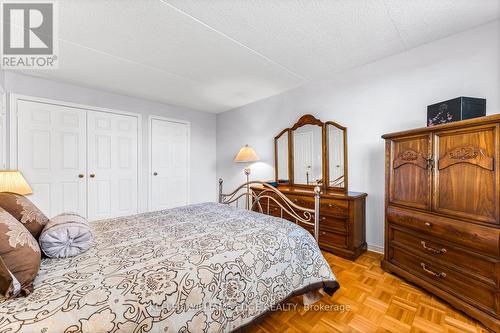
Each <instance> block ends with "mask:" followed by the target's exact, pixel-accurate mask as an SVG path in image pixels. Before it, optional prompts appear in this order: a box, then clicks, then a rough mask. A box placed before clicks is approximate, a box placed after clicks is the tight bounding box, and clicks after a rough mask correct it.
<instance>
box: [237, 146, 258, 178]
mask: <svg viewBox="0 0 500 333" xmlns="http://www.w3.org/2000/svg"><path fill="white" fill-rule="evenodd" d="M259 160H260V158H259V155H257V153H256V152H255V150H254V149H253V148H252V147H249V146H248V145H245V147H243V148H241V149H240V151H239V152H238V154H236V157H235V158H234V160H233V162H236V163H250V162H257V161H259ZM245 175H246V176H247V183H248V181H249V176H250V167H246V168H245Z"/></svg>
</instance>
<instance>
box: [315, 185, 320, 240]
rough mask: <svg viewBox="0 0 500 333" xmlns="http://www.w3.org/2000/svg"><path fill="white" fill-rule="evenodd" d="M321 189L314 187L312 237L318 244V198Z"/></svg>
mask: <svg viewBox="0 0 500 333" xmlns="http://www.w3.org/2000/svg"><path fill="white" fill-rule="evenodd" d="M320 194H321V189H320V188H319V186H315V187H314V238H316V243H318V244H319V198H320Z"/></svg>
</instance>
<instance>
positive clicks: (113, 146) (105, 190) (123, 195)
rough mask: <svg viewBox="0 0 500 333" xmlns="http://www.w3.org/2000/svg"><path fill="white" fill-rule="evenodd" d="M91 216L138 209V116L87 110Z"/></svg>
mask: <svg viewBox="0 0 500 333" xmlns="http://www.w3.org/2000/svg"><path fill="white" fill-rule="evenodd" d="M87 121H88V146H89V150H88V170H89V175H90V178H89V192H88V200H89V218H90V219H92V220H96V219H103V218H109V217H117V216H124V215H130V214H136V213H137V190H138V185H137V179H138V175H137V171H138V155H137V148H138V137H137V127H138V124H137V118H136V117H132V116H125V115H117V114H112V113H104V112H97V111H89V112H88V119H87Z"/></svg>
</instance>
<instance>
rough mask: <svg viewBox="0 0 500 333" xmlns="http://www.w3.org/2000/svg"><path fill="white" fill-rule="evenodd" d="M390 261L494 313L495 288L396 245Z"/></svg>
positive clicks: (392, 250) (391, 251) (391, 249)
mask: <svg viewBox="0 0 500 333" xmlns="http://www.w3.org/2000/svg"><path fill="white" fill-rule="evenodd" d="M390 253H391V257H390V258H389V260H390V262H391V263H393V264H394V265H397V266H399V267H401V268H402V269H404V270H406V271H408V272H410V273H411V274H413V275H415V276H417V277H419V278H421V279H423V280H426V281H428V282H429V283H431V284H433V285H435V286H436V287H438V288H440V289H442V290H444V291H446V292H448V293H450V294H453V295H455V296H456V297H459V298H461V299H463V300H464V301H467V302H468V303H472V304H474V305H475V306H477V307H480V308H482V309H483V310H484V311H487V312H490V313H495V297H496V296H495V289H494V288H491V287H488V286H487V285H484V284H482V283H479V282H477V281H476V280H474V279H471V278H469V277H467V276H466V275H463V274H460V273H458V272H456V271H454V270H452V269H450V268H448V267H445V266H444V265H442V264H440V263H439V262H436V261H433V260H429V259H426V258H423V257H419V256H417V255H414V254H412V253H410V252H409V251H406V250H403V249H400V248H398V247H392V246H391V248H390Z"/></svg>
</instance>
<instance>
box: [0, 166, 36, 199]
mask: <svg viewBox="0 0 500 333" xmlns="http://www.w3.org/2000/svg"><path fill="white" fill-rule="evenodd" d="M0 192H10V193H15V194H20V195H27V194H31V193H33V190H32V189H31V187H30V186H29V185H28V182H27V181H26V179H24V177H23V175H22V173H21V172H20V171H17V170H13V171H9V170H2V171H0Z"/></svg>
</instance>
